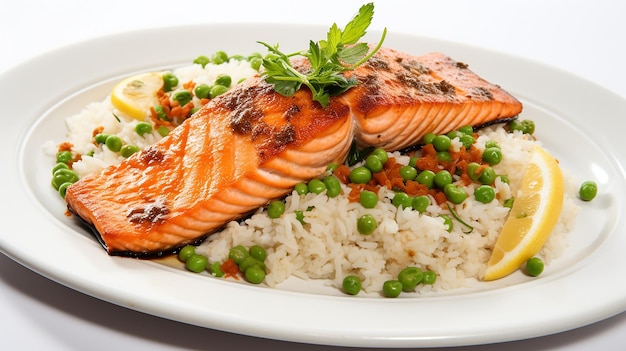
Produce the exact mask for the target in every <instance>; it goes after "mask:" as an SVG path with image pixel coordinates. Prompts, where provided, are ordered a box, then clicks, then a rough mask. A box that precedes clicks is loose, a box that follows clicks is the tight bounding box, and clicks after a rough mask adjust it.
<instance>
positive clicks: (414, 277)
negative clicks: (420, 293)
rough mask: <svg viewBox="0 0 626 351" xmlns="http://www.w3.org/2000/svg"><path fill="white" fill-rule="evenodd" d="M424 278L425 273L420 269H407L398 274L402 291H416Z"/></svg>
mask: <svg viewBox="0 0 626 351" xmlns="http://www.w3.org/2000/svg"><path fill="white" fill-rule="evenodd" d="M423 277H424V273H422V270H421V269H419V268H418V267H407V268H405V269H403V270H401V271H400V273H398V281H399V282H400V283H401V284H402V291H406V292H410V291H414V290H415V287H417V284H419V283H420V282H421V281H422V279H423Z"/></svg>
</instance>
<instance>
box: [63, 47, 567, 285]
mask: <svg viewBox="0 0 626 351" xmlns="http://www.w3.org/2000/svg"><path fill="white" fill-rule="evenodd" d="M251 61H252V60H250V59H248V60H236V59H231V60H224V63H222V62H219V63H210V62H207V61H205V62H198V63H196V64H193V65H189V66H185V67H181V68H177V69H174V70H172V71H171V74H173V75H174V76H175V77H176V78H177V79H178V82H180V84H176V85H175V86H174V87H172V89H171V91H169V92H168V93H167V95H166V98H167V99H170V100H171V101H173V100H174V99H175V96H176V94H177V92H179V91H182V90H187V91H188V90H191V91H194V90H193V89H192V88H193V87H197V86H200V85H206V86H212V85H216V84H215V82H216V81H217V80H218V78H219V77H221V76H229V77H230V79H231V80H232V85H234V84H236V83H237V82H240V81H241V80H244V79H246V78H248V77H250V76H252V75H254V74H256V73H257V70H258V65H257V66H256V67H253V66H252V65H251ZM224 91H225V90H224ZM222 92H223V91H222ZM199 94H200V93H197V92H196V93H195V94H192V96H191V101H190V103H192V105H193V106H195V107H196V108H197V107H199V106H201V105H202V104H203V103H205V101H203V100H202V99H201V98H199V97H198V95H199ZM151 112H152V118H148V117H147V118H145V119H144V120H138V119H135V118H130V117H128V116H127V115H126V114H125V113H124V111H120V110H119V109H118V108H116V107H115V106H113V104H112V103H111V101H110V99H109V98H107V99H105V100H104V101H102V102H97V103H92V104H90V105H89V106H87V107H86V108H85V109H84V110H82V111H81V112H80V113H78V114H77V115H75V116H71V117H69V118H68V119H67V127H68V134H67V142H65V143H62V144H61V145H62V146H61V147H60V148H59V150H65V151H68V152H71V153H72V154H73V155H80V157H74V159H73V162H72V169H73V170H74V171H75V172H76V173H77V175H78V177H83V176H85V175H87V174H90V173H93V172H96V171H98V170H101V169H103V168H105V167H107V166H108V165H111V164H116V163H119V162H121V161H122V160H123V159H124V158H125V157H128V155H125V154H124V153H123V152H122V151H121V148H120V149H117V148H116V147H110V146H109V144H108V142H107V141H108V139H103V140H101V141H100V142H97V140H98V139H97V137H98V136H101V137H103V138H104V137H106V138H108V137H110V136H114V138H113V139H111V140H115V137H117V138H119V142H120V145H124V146H128V145H130V146H133V147H135V148H136V149H139V148H143V147H145V146H148V145H150V144H153V143H155V142H156V141H158V140H159V139H161V138H162V137H163V136H164V135H166V134H167V132H168V131H169V129H171V128H173V127H175V125H176V124H177V123H180V122H181V120H177V121H176V120H175V119H174V118H168V117H171V116H165V117H163V118H161V116H159V112H160V111H155V110H152V111H151ZM191 113H193V109H192V110H190V112H189V113H188V114H187V116H188V115H189V114H191ZM187 116H183V119H184V118H186V117H187ZM164 121H165V122H169V123H165V122H164ZM174 122H176V123H174ZM146 124H147V125H149V128H148V127H146ZM164 127H166V129H164ZM142 128H143V129H142ZM469 135H471V136H472V137H473V138H475V143H474V144H473V145H474V147H475V149H477V150H479V151H480V152H482V151H484V150H485V149H486V148H488V147H490V146H491V145H498V148H499V149H501V153H502V155H503V156H502V160H501V162H500V161H498V162H497V163H496V164H494V165H493V171H494V174H493V176H494V178H493V179H492V181H491V182H490V183H489V187H490V188H491V189H492V190H489V192H491V193H492V195H491V196H493V199H488V200H489V201H487V200H482V201H478V200H476V199H477V198H479V196H483V195H482V194H480V193H481V192H483V190H484V189H483V188H481V185H482V184H481V183H480V182H477V181H474V182H470V183H469V184H465V185H464V186H463V190H464V191H465V194H466V196H467V198H466V199H463V200H464V201H462V202H459V203H458V204H455V205H453V206H449V204H448V203H447V202H446V201H445V198H444V201H441V199H440V198H439V199H438V198H437V197H438V195H437V193H434V192H430V193H428V194H427V195H421V196H422V199H424V198H425V199H426V200H425V202H423V203H422V204H421V205H415V197H417V196H413V195H411V196H408V197H409V198H410V200H411V201H413V203H412V204H408V205H407V204H406V203H404V204H400V203H399V202H400V201H401V200H399V199H398V195H397V193H398V192H401V193H402V192H403V191H404V190H402V191H399V189H396V188H394V187H393V186H392V187H385V186H380V187H377V188H376V189H375V192H376V193H377V194H376V198H377V199H378V200H377V201H375V202H374V203H369V204H367V206H365V205H364V204H363V203H362V202H361V201H358V200H355V198H354V197H355V186H354V184H351V183H352V182H350V181H349V179H346V176H345V171H346V169H347V170H348V172H349V171H350V170H352V169H355V168H359V167H365V164H366V162H367V161H366V160H360V161H359V162H357V163H356V164H352V165H350V167H347V166H346V165H343V166H341V167H339V168H338V169H337V170H335V169H332V170H329V171H327V174H325V175H323V176H321V177H320V178H319V180H322V179H325V178H326V177H335V176H337V178H341V176H340V175H339V173H338V172H339V171H340V170H343V171H344V177H343V179H342V181H341V182H337V184H335V185H334V187H335V188H334V189H332V191H334V192H336V193H334V194H332V196H331V194H330V192H331V188H328V189H325V190H321V192H319V193H318V191H308V190H309V189H310V188H311V183H309V184H306V185H305V184H303V186H304V187H305V188H307V191H300V190H299V189H294V191H293V192H292V193H291V195H289V196H287V197H286V198H285V199H284V201H281V202H284V209H282V208H281V210H280V212H281V213H280V214H279V215H278V216H276V215H274V214H272V213H271V211H272V210H271V209H269V208H261V209H259V210H258V211H257V212H256V213H255V214H253V215H252V216H250V217H249V218H247V219H245V220H242V221H240V222H230V223H228V224H227V225H226V227H225V228H224V229H223V230H222V231H221V232H219V233H216V234H213V235H211V236H210V237H209V238H208V239H207V240H206V241H205V242H204V243H203V244H201V245H200V246H199V247H197V248H196V252H197V253H199V254H202V255H204V256H206V257H207V258H208V261H209V262H210V263H211V262H213V263H222V262H224V261H227V260H228V259H229V251H230V250H231V248H233V247H236V246H244V247H252V246H254V245H259V246H261V247H263V248H264V249H265V251H266V254H267V257H266V258H265V266H266V271H267V274H266V276H265V280H264V282H265V283H266V284H267V285H269V286H272V287H275V286H278V285H279V284H280V283H281V282H283V281H285V279H287V278H289V277H291V276H295V277H298V278H302V279H327V280H328V281H329V282H331V284H332V285H333V286H335V287H338V288H340V287H341V286H342V281H343V279H344V277H346V276H348V275H355V276H358V277H359V279H360V280H361V283H362V286H363V289H364V290H365V291H368V292H372V291H380V290H381V287H382V286H383V284H384V282H385V281H388V280H391V279H395V277H397V276H398V273H399V272H400V271H402V270H403V269H404V268H406V267H411V266H415V267H419V268H420V269H421V270H422V271H426V272H434V274H435V275H436V279H434V281H430V282H428V283H427V284H420V285H419V286H418V287H417V289H416V291H417V292H418V293H429V292H439V291H443V290H450V289H455V288H460V287H465V286H469V285H471V284H473V282H476V281H479V280H480V279H481V277H482V276H483V274H484V271H485V268H486V262H487V260H488V259H489V256H490V254H491V250H492V248H493V246H494V243H495V241H496V238H497V236H498V234H499V232H500V230H501V229H502V226H503V224H504V222H505V220H506V218H507V215H508V213H509V210H510V204H509V203H508V200H510V199H512V198H514V197H515V194H516V191H517V189H518V188H519V187H520V183H521V178H522V176H523V174H524V169H525V167H526V164H527V163H528V162H529V159H530V156H531V153H532V149H533V147H534V145H536V144H539V142H538V141H536V140H535V139H534V138H533V137H532V136H531V135H530V134H527V133H522V132H520V131H513V132H510V131H509V130H507V129H505V128H504V126H503V125H499V126H492V127H488V128H485V129H482V130H479V131H477V132H476V133H473V132H471V131H470V133H469ZM460 136H462V134H459V135H457V136H456V137H453V138H451V139H452V140H451V148H452V149H451V150H455V151H459V150H461V149H462V147H463V142H462V141H461V138H460ZM94 137H95V138H96V142H94ZM473 141H474V140H473ZM494 143H495V144H494ZM116 149H117V150H116ZM131 151H132V150H131ZM55 152H56V150H55ZM421 153H422V151H417V152H411V153H405V154H403V153H400V152H394V153H385V155H384V158H387V159H388V160H387V161H388V162H384V164H385V167H387V166H389V165H390V164H395V165H398V167H402V166H408V165H412V163H413V162H415V159H416V158H419V157H420V156H421ZM414 169H415V168H414ZM406 170H409V168H406ZM333 171H334V175H333ZM449 175H450V177H451V179H450V180H449V181H450V182H453V183H459V182H461V181H462V179H460V176H459V175H458V174H455V173H454V172H452V173H451V174H449ZM413 177H414V178H416V177H415V176H413ZM319 180H318V181H319ZM312 182H313V181H312ZM479 188H480V189H479ZM360 190H363V189H360ZM370 190H371V189H370ZM368 191H369V190H368ZM574 192H575V185H574V182H573V181H572V179H570V178H569V177H566V192H565V199H564V207H563V211H562V215H561V217H560V219H559V222H558V224H557V226H556V228H555V229H554V231H553V233H552V235H551V236H550V238H549V240H548V241H547V243H546V244H545V245H544V247H543V249H542V250H541V252H540V253H539V254H538V256H540V257H541V258H542V259H543V260H544V261H545V262H546V263H550V261H551V260H553V259H554V258H556V257H558V256H559V255H560V254H561V253H562V251H563V250H564V248H565V246H566V235H567V233H568V232H570V231H571V230H572V229H573V225H574V218H575V215H576V213H577V210H578V208H577V206H576V205H575V203H574V201H573V195H572V194H574ZM356 193H358V192H356ZM440 193H441V192H440ZM464 196H465V195H464ZM418 207H419V208H418ZM363 216H366V217H367V218H373V223H375V224H373V226H374V227H372V223H369V224H367V223H365V224H362V223H361V222H360V218H362V217H363ZM275 217H276V218H275ZM361 225H362V226H363V227H360V226H361ZM368 225H369V226H370V227H367V226H368ZM364 228H365V229H364ZM364 231H365V232H364Z"/></svg>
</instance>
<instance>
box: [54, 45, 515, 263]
mask: <svg viewBox="0 0 626 351" xmlns="http://www.w3.org/2000/svg"><path fill="white" fill-rule="evenodd" d="M294 66H296V65H295V64H294ZM305 66H306V64H302V62H300V67H305ZM347 75H352V76H353V77H355V78H357V79H358V82H359V84H358V85H357V86H356V87H354V88H352V89H350V90H348V91H347V92H345V93H343V94H342V95H339V96H336V97H332V98H331V103H330V104H329V105H328V106H327V107H326V108H323V107H321V105H320V104H319V103H317V102H315V101H313V100H312V97H311V93H310V91H309V90H308V89H300V90H299V91H297V92H296V94H295V95H294V96H291V97H285V96H282V95H280V94H278V93H276V92H275V91H274V90H273V87H272V86H271V85H269V84H267V83H265V82H264V81H263V80H262V79H261V78H259V77H256V78H253V79H249V80H248V81H246V82H244V83H242V84H240V85H238V86H237V87H235V88H234V89H233V90H231V91H229V92H228V93H226V94H224V95H221V96H219V97H217V98H215V99H213V100H211V101H210V102H209V103H208V104H206V105H205V106H204V107H203V108H202V109H201V110H200V111H199V112H197V113H196V114H195V115H193V116H192V117H190V118H188V119H187V120H186V121H185V122H184V123H182V124H181V125H180V126H178V127H177V128H176V129H174V130H173V131H172V132H171V133H170V134H169V135H168V136H167V137H165V138H163V139H161V140H160V141H159V142H157V143H156V144H154V145H151V146H149V147H147V148H145V149H143V150H141V151H140V152H138V153H135V154H134V155H132V156H131V157H129V158H128V159H126V160H124V161H123V162H122V163H120V164H118V165H114V166H110V167H108V168H106V169H104V170H102V171H101V172H97V173H94V174H91V175H89V176H86V177H84V178H82V179H80V180H79V181H78V182H76V183H74V184H73V185H71V186H70V187H68V188H67V192H66V196H65V200H66V202H67V205H68V208H69V210H70V211H71V212H72V213H74V214H75V215H76V216H78V217H79V218H80V219H81V220H82V221H83V222H84V223H86V224H87V225H88V226H89V227H91V228H92V230H93V232H94V233H95V235H96V237H97V238H98V240H99V241H100V243H101V244H102V245H103V247H104V248H105V249H106V251H107V252H108V253H109V254H110V255H119V256H130V257H142V258H144V257H158V256H161V255H165V254H168V253H172V252H175V251H176V250H177V249H179V248H180V247H182V246H184V245H187V244H190V243H198V242H200V241H201V240H203V239H204V238H206V237H207V236H208V235H210V234H211V233H213V232H215V231H217V230H219V229H220V228H222V227H223V226H224V225H225V224H226V223H228V222H229V221H232V220H236V219H239V218H241V217H243V216H245V215H247V214H249V213H250V212H252V211H254V210H256V209H257V208H259V207H261V206H264V205H266V204H267V203H268V202H269V201H271V200H273V199H277V198H280V197H282V196H284V195H286V194H288V193H289V192H290V191H291V190H292V189H293V187H294V185H295V184H297V183H299V182H306V181H308V180H310V179H312V178H315V177H317V176H319V175H321V174H322V173H323V172H324V171H325V169H326V166H327V165H328V164H330V163H332V162H337V163H341V162H343V160H344V159H345V158H346V155H347V153H348V151H349V149H350V145H351V144H352V142H353V140H356V141H357V143H358V144H359V145H361V146H375V147H383V148H385V149H386V150H388V151H394V150H399V149H402V148H406V147H408V146H411V145H413V144H416V143H418V142H420V140H421V138H422V137H423V136H424V135H425V134H426V133H429V132H434V133H446V132H448V131H451V130H454V129H458V128H459V127H461V126H464V125H472V126H478V125H483V124H486V123H497V122H501V121H505V120H508V119H511V118H514V117H516V116H517V115H518V114H519V113H520V112H521V110H522V104H521V103H520V102H519V101H518V100H516V99H515V98H514V97H513V96H511V95H509V94H508V93H506V92H505V91H504V90H502V89H501V88H500V87H498V86H496V85H493V84H491V83H488V82H487V81H485V80H484V79H482V78H480V77H478V76H477V75H476V74H474V73H473V72H472V71H470V70H469V69H468V67H467V65H465V64H462V63H459V62H456V61H454V60H452V59H451V58H449V57H447V56H445V55H442V54H439V53H432V54H428V55H425V56H410V55H407V54H404V53H400V52H398V51H395V50H392V49H386V48H381V49H380V50H379V51H378V52H377V53H376V55H374V56H373V57H372V58H371V59H370V60H369V61H368V62H366V63H365V64H364V65H362V66H360V67H358V68H357V69H356V70H354V71H351V72H349V73H347Z"/></svg>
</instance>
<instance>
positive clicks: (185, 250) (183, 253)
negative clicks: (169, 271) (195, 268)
mask: <svg viewBox="0 0 626 351" xmlns="http://www.w3.org/2000/svg"><path fill="white" fill-rule="evenodd" d="M195 253H196V247H195V246H193V245H185V246H183V247H182V248H181V249H180V251H178V259H179V260H181V261H183V262H187V259H188V258H189V257H191V255H193V254H195Z"/></svg>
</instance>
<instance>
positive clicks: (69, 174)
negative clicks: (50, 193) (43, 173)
mask: <svg viewBox="0 0 626 351" xmlns="http://www.w3.org/2000/svg"><path fill="white" fill-rule="evenodd" d="M77 181H78V175H77V174H76V173H75V172H74V171H72V170H71V169H63V168H61V169H58V170H57V171H56V172H54V174H53V175H52V186H53V187H54V189H56V190H59V187H60V186H61V185H62V184H63V183H76V182H77Z"/></svg>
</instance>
